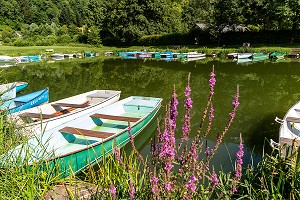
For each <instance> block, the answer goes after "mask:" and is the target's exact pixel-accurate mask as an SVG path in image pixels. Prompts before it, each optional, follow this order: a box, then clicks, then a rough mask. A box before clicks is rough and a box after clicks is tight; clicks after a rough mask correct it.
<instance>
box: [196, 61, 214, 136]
mask: <svg viewBox="0 0 300 200" xmlns="http://www.w3.org/2000/svg"><path fill="white" fill-rule="evenodd" d="M214 71H215V67H214V66H213V67H212V72H211V73H210V79H209V81H208V83H209V97H208V101H207V104H206V107H205V109H204V111H203V114H202V119H201V121H200V124H199V128H198V130H197V136H198V138H205V137H206V136H207V134H208V133H209V131H210V129H211V125H212V120H213V118H214V115H213V112H214V109H213V107H212V106H211V110H210V116H209V125H208V128H207V130H206V132H205V133H204V134H203V135H202V136H201V131H202V128H203V124H204V121H205V119H206V116H207V112H208V109H209V107H210V105H211V103H212V99H213V96H214V88H215V85H216V82H217V81H216V78H215V76H216V74H215V73H214Z"/></svg>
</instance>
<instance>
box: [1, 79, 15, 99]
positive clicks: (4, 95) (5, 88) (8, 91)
mask: <svg viewBox="0 0 300 200" xmlns="http://www.w3.org/2000/svg"><path fill="white" fill-rule="evenodd" d="M16 96H17V91H16V85H15V83H6V84H2V85H0V100H1V101H7V100H9V99H13V98H15V97H16Z"/></svg>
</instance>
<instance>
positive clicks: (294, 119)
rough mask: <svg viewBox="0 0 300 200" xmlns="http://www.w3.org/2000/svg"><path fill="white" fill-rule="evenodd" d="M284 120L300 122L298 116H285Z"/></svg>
mask: <svg viewBox="0 0 300 200" xmlns="http://www.w3.org/2000/svg"><path fill="white" fill-rule="evenodd" d="M286 121H287V122H294V123H300V118H298V117H287V118H286Z"/></svg>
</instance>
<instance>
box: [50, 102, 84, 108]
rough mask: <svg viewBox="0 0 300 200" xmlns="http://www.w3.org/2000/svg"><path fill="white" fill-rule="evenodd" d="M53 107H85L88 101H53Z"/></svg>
mask: <svg viewBox="0 0 300 200" xmlns="http://www.w3.org/2000/svg"><path fill="white" fill-rule="evenodd" d="M51 106H53V107H72V108H85V107H88V106H89V102H84V103H82V104H73V103H53V104H51Z"/></svg>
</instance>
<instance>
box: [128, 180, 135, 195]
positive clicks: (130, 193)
mask: <svg viewBox="0 0 300 200" xmlns="http://www.w3.org/2000/svg"><path fill="white" fill-rule="evenodd" d="M134 193H135V190H134V184H133V182H132V180H131V179H130V181H129V198H130V199H131V200H132V199H134Z"/></svg>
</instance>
